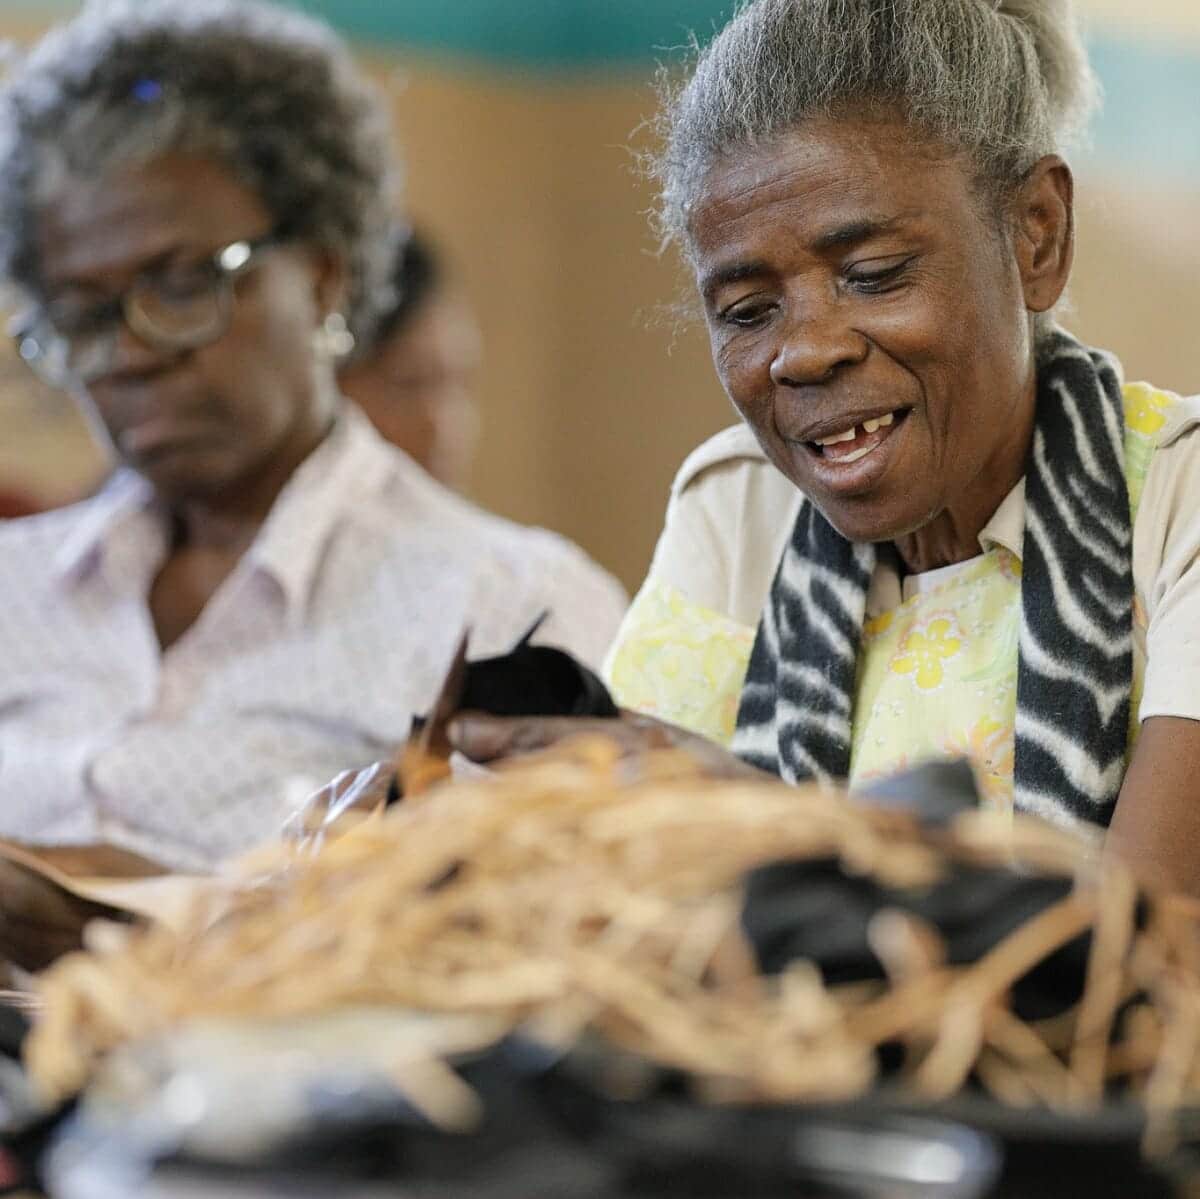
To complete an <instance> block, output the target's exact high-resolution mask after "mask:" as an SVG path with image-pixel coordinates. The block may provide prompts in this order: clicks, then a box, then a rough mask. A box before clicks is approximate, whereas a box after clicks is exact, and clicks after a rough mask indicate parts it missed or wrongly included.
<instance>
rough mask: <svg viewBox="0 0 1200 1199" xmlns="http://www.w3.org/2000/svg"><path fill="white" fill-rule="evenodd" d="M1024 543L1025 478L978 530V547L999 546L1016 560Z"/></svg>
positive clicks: (1020, 555) (1021, 554)
mask: <svg viewBox="0 0 1200 1199" xmlns="http://www.w3.org/2000/svg"><path fill="white" fill-rule="evenodd" d="M1024 544H1025V479H1024V477H1022V478H1020V479H1018V480H1017V485H1016V486H1015V487H1014V488H1013V489H1012V491H1010V492H1009V493H1008V495H1006V496H1005V497H1004V500H1003V502H1002V503H1001V504H1000V507H999V508H997V509H996V511H995V512H993V513H992V518H991V520H989V521H988V522H987V524H986V525H984V526H983V528H982V529H981V530H980V532H979V548H980V549H981V550H983V552H984V553H987V551H988V550H990V549H993V548H995V547H996V546H1001V547H1002V548H1003V549H1006V550H1008V552H1009V553H1010V554H1012V555H1013V556H1014V557H1015V558H1017V559H1018V560H1019V559H1020V558H1021V557H1022V556H1023V553H1024Z"/></svg>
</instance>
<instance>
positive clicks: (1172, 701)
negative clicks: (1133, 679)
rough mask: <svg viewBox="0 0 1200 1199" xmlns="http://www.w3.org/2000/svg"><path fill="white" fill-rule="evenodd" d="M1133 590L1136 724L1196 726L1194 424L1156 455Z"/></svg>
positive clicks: (1198, 474)
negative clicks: (1138, 672) (1179, 721)
mask: <svg viewBox="0 0 1200 1199" xmlns="http://www.w3.org/2000/svg"><path fill="white" fill-rule="evenodd" d="M1185 403H1187V401H1185ZM1134 582H1135V586H1136V590H1137V608H1138V609H1141V610H1140V611H1136V618H1137V621H1138V623H1142V622H1144V623H1145V637H1146V677H1145V686H1144V689H1143V693H1142V701H1141V707H1140V709H1139V716H1140V719H1141V720H1143V721H1145V720H1149V719H1150V718H1151V717H1154V716H1176V717H1184V718H1186V719H1189V720H1200V424H1196V423H1192V424H1191V425H1190V427H1188V428H1186V429H1184V431H1182V432H1181V433H1180V434H1179V435H1178V436H1177V437H1175V438H1174V439H1173V440H1172V441H1171V442H1170V444H1167V445H1160V447H1159V448H1158V449H1157V450H1156V452H1155V455H1154V460H1153V463H1152V464H1151V466H1150V469H1149V473H1148V475H1147V477H1146V485H1145V490H1144V492H1143V496H1142V503H1141V507H1140V508H1139V511H1138V519H1137V525H1136V528H1135V530H1134Z"/></svg>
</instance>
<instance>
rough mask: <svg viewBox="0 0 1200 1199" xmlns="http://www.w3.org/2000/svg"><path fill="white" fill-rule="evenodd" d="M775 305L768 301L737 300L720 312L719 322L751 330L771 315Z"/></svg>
mask: <svg viewBox="0 0 1200 1199" xmlns="http://www.w3.org/2000/svg"><path fill="white" fill-rule="evenodd" d="M774 307H775V305H774V304H773V303H772V302H771V301H769V300H739V301H738V302H737V303H736V304H730V306H729V307H728V308H724V309H722V310H721V314H720V316H721V321H722V322H723V323H724V324H726V325H737V326H738V327H740V328H743V329H747V328H753V327H754V326H755V325H761V324H762V323H763V321H765V320H766V319H767V317H768V316H770V315H771V312H772V311H773V310H774Z"/></svg>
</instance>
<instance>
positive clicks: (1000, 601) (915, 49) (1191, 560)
mask: <svg viewBox="0 0 1200 1199" xmlns="http://www.w3.org/2000/svg"><path fill="white" fill-rule="evenodd" d="M1094 95H1095V87H1094V84H1093V80H1092V76H1091V74H1090V71H1089V68H1088V64H1087V61H1086V59H1085V56H1084V52H1083V49H1082V48H1081V45H1080V42H1079V38H1078V34H1077V31H1076V29H1075V26H1074V24H1073V21H1072V16H1071V12H1070V6H1069V4H1068V3H1067V2H1066V0H1000V2H999V3H996V2H994V0H896V2H895V3H889V4H879V3H877V2H876V0H757V2H755V3H752V4H749V5H748V6H746V7H745V8H744V9H743V10H742V11H741V12H740V13H739V15H738V16H737V17H735V18H734V19H733V20H732V21H731V22H730V24H729V25H728V26H727V27H726V28H725V29H724V30H723V31H722V32H721V33H720V34H719V35H718V36H717V37H716V39H715V40H714V41H713V43H712V44H711V45H710V46H709V47H708V48H707V49H706V50H704V51H703V53H702V54H701V55H700V57H699V60H698V62H697V63H696V66H695V69H694V71H693V72H692V74H691V77H690V79H689V80H688V81H687V83H686V85H685V86H683V87H682V89H681V90H679V91H678V92H677V93H674V94H671V95H669V96H668V97H667V99H666V104H665V117H664V134H665V151H664V153H663V156H662V159H661V162H660V164H659V167H660V178H661V183H662V217H663V224H664V228H665V231H666V234H667V235H668V237H669V238H670V239H671V240H674V241H675V242H676V243H677V244H678V245H679V246H680V247H681V248H682V250H683V252H684V255H685V257H686V259H687V261H688V263H689V265H690V266H691V268H692V269H693V271H694V273H695V277H696V281H697V285H698V288H699V292H700V295H701V297H702V300H703V305H704V311H705V316H706V320H707V325H708V330H709V334H710V339H711V344H712V352H713V359H714V362H715V364H716V368H717V372H718V374H719V375H720V377H721V380H722V382H723V384H724V386H725V388H726V391H727V392H728V394H729V396H730V398H731V400H732V401H733V403H734V405H735V406H736V408H737V409H738V411H739V413H740V414H741V416H742V417H743V420H744V424H743V425H741V426H739V427H737V428H735V429H732V430H729V431H727V432H725V433H723V434H720V435H718V436H717V437H716V438H714V439H713V440H711V441H710V442H708V443H707V444H706V445H704V446H703V447H701V448H700V449H699V450H698V451H697V452H696V453H695V454H693V455H692V457H691V458H690V459H689V460H688V461H687V462H686V463H685V464H684V466H683V469H682V471H681V472H680V474H679V475H678V477H677V479H676V481H675V484H674V489H673V493H672V498H671V503H670V507H669V510H668V514H667V521H666V528H665V531H664V533H663V535H662V539H661V540H660V543H659V546H658V550H657V552H656V555H655V558H654V562H653V565H652V567H651V570H650V574H649V577H648V579H647V581H646V583H645V585H644V586H643V588H642V590H641V592H640V594H639V595H638V597H637V598H636V600H635V601H634V604H633V606H632V608H631V610H630V612H629V614H628V615H627V617H626V621H625V623H624V625H623V628H622V631H621V633H620V634H619V635H618V640H617V644H616V647H615V650H614V652H613V654H612V656H611V658H610V663H609V666H610V676H611V681H612V685H613V689H614V691H615V694H616V696H617V697H618V699H619V700H620V701H622V702H623V703H624V704H625V705H626V707H628V708H631V709H637V710H640V711H641V712H643V713H649V714H650V715H652V716H654V717H657V718H660V719H661V720H664V721H667V722H671V724H673V725H675V726H681V727H682V728H683V729H686V730H690V731H691V734H692V736H691V737H689V735H687V734H685V733H683V732H679V731H675V732H669V733H668V732H666V731H664V730H663V729H662V728H661V727H656V728H653V729H652V731H651V732H650V733H649V735H650V736H652V737H654V738H657V739H658V740H660V741H661V740H662V739H663V738H664V736H669V737H670V738H673V739H674V740H677V741H690V742H691V743H692V744H696V741H695V739H694V734H703V735H705V736H706V737H707V738H709V739H710V740H711V741H715V742H718V743H723V744H728V745H730V746H731V747H732V749H733V751H734V753H735V754H736V755H737V757H738V758H739V759H740V760H741V761H742V762H743V763H746V764H749V765H750V766H752V767H755V768H758V769H763V770H768V771H771V772H772V773H775V774H778V775H780V776H782V777H783V778H785V779H787V780H789V781H801V780H805V779H817V780H846V779H849V780H850V781H851V783H852V784H853V783H858V782H862V781H864V780H866V779H869V778H871V777H873V776H875V775H879V774H884V773H887V772H890V771H894V770H896V769H898V768H900V767H902V766H904V765H910V764H914V763H916V762H919V761H921V760H924V759H929V758H937V757H945V756H949V755H962V754H965V755H967V756H969V757H970V758H971V759H972V761H973V762H974V764H975V766H976V768H977V774H978V776H979V778H980V782H981V786H982V789H983V791H984V794H985V798H986V800H987V801H988V802H989V803H990V804H991V805H993V806H994V807H996V808H998V809H1000V810H1002V811H1010V810H1011V809H1012V807H1013V806H1014V805H1015V806H1016V807H1017V808H1019V809H1022V810H1025V811H1029V812H1034V813H1038V814H1041V815H1043V816H1045V817H1047V818H1050V819H1053V820H1057V821H1060V822H1065V823H1083V824H1094V825H1101V826H1105V825H1108V824H1110V822H1111V824H1112V831H1113V837H1114V840H1115V841H1116V843H1117V844H1118V845H1119V846H1120V847H1121V848H1122V849H1123V850H1124V852H1125V853H1126V854H1127V855H1128V856H1129V857H1130V858H1131V859H1132V860H1133V861H1135V862H1136V863H1137V864H1138V865H1139V866H1141V867H1142V868H1143V869H1144V871H1145V872H1146V874H1147V875H1148V876H1150V877H1152V878H1154V879H1155V880H1157V881H1158V882H1160V883H1164V882H1165V883H1167V884H1169V885H1172V886H1175V887H1179V888H1182V889H1187V890H1191V891H1193V892H1197V893H1200V792H1198V791H1197V786H1196V779H1197V777H1200V686H1198V685H1197V679H1200V638H1198V636H1197V630H1198V629H1200V516H1198V515H1197V514H1198V513H1200V428H1198V426H1200V403H1198V402H1197V401H1195V400H1186V399H1181V398H1180V397H1178V396H1174V395H1171V394H1169V393H1167V392H1164V391H1161V390H1158V389H1155V388H1153V387H1149V386H1147V385H1145V384H1130V383H1125V382H1123V380H1122V376H1121V372H1120V368H1119V365H1118V364H1117V362H1116V361H1115V360H1114V359H1113V358H1111V357H1110V356H1108V355H1106V354H1104V353H1102V352H1100V351H1097V350H1092V349H1089V348H1087V347H1085V346H1083V345H1081V344H1080V343H1079V342H1078V341H1076V340H1075V339H1074V338H1073V337H1071V336H1070V335H1069V334H1068V333H1066V332H1065V331H1064V330H1063V329H1061V328H1060V327H1059V326H1058V325H1056V323H1055V321H1054V317H1053V313H1054V310H1055V306H1056V305H1057V304H1058V303H1059V301H1060V299H1061V297H1062V295H1063V292H1064V289H1065V288H1066V285H1067V280H1068V276H1069V274H1070V268H1071V258H1072V252H1073V245H1074V221H1073V191H1074V182H1073V178H1072V174H1071V170H1070V168H1069V167H1068V165H1067V164H1066V162H1065V161H1064V159H1063V158H1062V157H1061V156H1060V150H1061V148H1062V146H1063V145H1064V143H1065V141H1066V139H1067V138H1068V137H1069V136H1070V135H1071V134H1072V133H1073V132H1075V131H1077V130H1078V129H1080V128H1081V127H1082V126H1083V124H1084V121H1085V119H1086V117H1087V115H1088V112H1089V110H1090V108H1091V105H1092V101H1093V98H1094ZM646 723H648V722H644V721H643V722H642V725H643V726H644V725H645V724H646ZM633 724H634V727H631V728H630V729H629V730H628V731H627V734H626V735H627V736H630V737H632V738H633V739H634V740H637V739H638V737H639V736H644V735H646V734H645V733H644V731H643V729H642V728H639V727H638V726H637V724H636V722H633ZM553 731H554V730H547V729H543V732H544V733H545V735H547V736H549V735H551V734H552V733H553ZM516 732H517V733H519V736H520V738H521V743H522V744H524V745H528V744H530V743H531V741H533V740H535V739H536V737H535V730H530V729H528V728H524V729H520V730H517V731H516ZM455 735H456V738H457V741H458V743H459V745H460V746H461V747H463V748H465V749H467V750H468V751H469V752H472V753H473V754H474V756H477V757H481V758H487V757H490V756H492V755H494V754H496V753H499V752H501V751H503V750H504V748H505V747H506V745H507V744H508V740H509V739H511V737H513V736H514V735H516V733H514V730H513V728H512V727H511V726H502V725H497V724H494V723H491V722H487V721H484V720H482V719H470V720H464V721H462V722H460V724H459V725H458V726H457V728H456V730H455ZM704 753H705V754H706V755H707V756H708V758H709V759H710V760H712V761H713V762H714V768H719V769H730V768H731V766H730V762H731V761H732V759H726V758H724V757H722V756H721V755H720V753H719V751H717V750H716V749H715V747H712V746H711V745H710V746H706V747H704Z"/></svg>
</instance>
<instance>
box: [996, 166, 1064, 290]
mask: <svg viewBox="0 0 1200 1199" xmlns="http://www.w3.org/2000/svg"><path fill="white" fill-rule="evenodd" d="M1011 211H1012V216H1013V229H1014V232H1015V238H1014V243H1015V247H1014V248H1015V249H1016V254H1017V266H1018V268H1019V269H1020V272H1021V287H1022V290H1023V291H1024V294H1025V307H1026V308H1027V309H1028V310H1029V311H1030V312H1049V311H1050V309H1051V308H1053V307H1054V305H1055V304H1057V303H1058V301H1059V299H1060V297H1061V296H1062V294H1063V292H1064V291H1065V290H1066V287H1067V279H1068V278H1069V277H1070V274H1071V262H1072V260H1073V259H1074V256H1075V178H1074V176H1073V175H1072V174H1071V168H1070V167H1069V166H1067V164H1066V163H1065V162H1064V161H1063V160H1062V159H1061V158H1059V157H1058V155H1057V154H1047V155H1046V156H1045V157H1044V158H1040V159H1038V161H1037V162H1036V163H1034V165H1033V167H1032V169H1031V170H1030V171H1029V173H1028V174H1027V175H1026V176H1025V179H1024V182H1022V184H1021V186H1020V188H1019V189H1018V191H1017V194H1016V197H1015V198H1014V200H1013V207H1012V210H1011Z"/></svg>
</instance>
